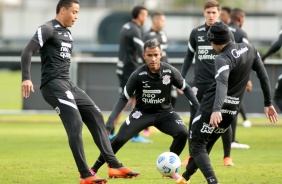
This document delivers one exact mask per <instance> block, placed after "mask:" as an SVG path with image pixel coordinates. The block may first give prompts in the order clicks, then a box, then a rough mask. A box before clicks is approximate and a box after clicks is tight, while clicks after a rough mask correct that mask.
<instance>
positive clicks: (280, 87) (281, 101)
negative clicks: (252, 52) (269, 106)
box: [261, 29, 282, 112]
mask: <svg viewBox="0 0 282 184" xmlns="http://www.w3.org/2000/svg"><path fill="white" fill-rule="evenodd" d="M281 46H282V29H281V30H280V31H279V37H278V39H277V40H276V41H275V42H274V43H273V44H272V45H271V47H270V48H269V49H268V51H267V52H266V53H265V54H263V55H262V56H261V58H262V60H263V62H265V59H266V58H267V57H269V56H270V55H272V54H274V53H275V52H277V51H278V50H279V49H280V48H281ZM274 102H275V104H276V105H277V106H278V108H279V110H280V112H282V75H279V77H278V79H277V83H276V86H275V93H274Z"/></svg>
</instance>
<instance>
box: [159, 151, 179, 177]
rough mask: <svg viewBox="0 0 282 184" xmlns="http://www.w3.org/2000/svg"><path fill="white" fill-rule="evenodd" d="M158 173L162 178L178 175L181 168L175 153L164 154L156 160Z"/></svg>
mask: <svg viewBox="0 0 282 184" xmlns="http://www.w3.org/2000/svg"><path fill="white" fill-rule="evenodd" d="M156 166H157V169H158V171H159V172H160V173H161V174H162V175H164V176H171V175H173V174H175V173H178V171H179V169H180V167H181V160H180V158H179V157H178V155H176V154H175V153H172V152H164V153H162V154H160V156H159V157H158V159H157V162H156Z"/></svg>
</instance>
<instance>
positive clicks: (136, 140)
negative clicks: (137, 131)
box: [131, 135, 153, 143]
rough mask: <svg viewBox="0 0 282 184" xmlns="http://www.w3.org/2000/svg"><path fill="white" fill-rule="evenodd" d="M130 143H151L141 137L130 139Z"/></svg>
mask: <svg viewBox="0 0 282 184" xmlns="http://www.w3.org/2000/svg"><path fill="white" fill-rule="evenodd" d="M131 142H140V143H152V142H153V141H151V140H149V139H146V138H144V137H142V136H141V135H138V136H136V137H133V138H132V139H131Z"/></svg>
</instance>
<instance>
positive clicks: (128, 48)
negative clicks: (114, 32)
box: [109, 6, 152, 143]
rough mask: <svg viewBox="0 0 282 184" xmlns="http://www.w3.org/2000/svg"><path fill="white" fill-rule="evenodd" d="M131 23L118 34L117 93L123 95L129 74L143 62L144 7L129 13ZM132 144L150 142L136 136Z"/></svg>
mask: <svg viewBox="0 0 282 184" xmlns="http://www.w3.org/2000/svg"><path fill="white" fill-rule="evenodd" d="M131 17H132V21H131V22H128V23H126V24H124V25H123V27H122V29H121V32H120V41H119V53H118V59H119V61H118V63H117V69H116V73H117V75H118V78H119V92H120V94H122V93H123V88H124V86H125V84H126V82H127V80H128V78H129V76H130V75H131V73H132V72H133V71H134V70H136V68H138V67H139V66H140V65H141V64H142V63H143V62H144V61H143V60H142V53H143V46H144V43H143V36H142V30H141V26H142V25H144V23H145V22H146V20H147V17H148V10H147V9H146V8H145V7H144V6H135V7H134V8H133V9H132V11H131ZM130 103H131V106H132V108H133V107H134V106H135V97H134V96H132V98H131V99H130V100H129V102H128V104H127V105H126V106H125V108H126V107H127V106H128V105H129V104H130ZM121 114H122V111H121V113H120V114H119V116H118V118H117V119H116V121H115V123H114V124H115V126H116V124H117V123H118V121H119V118H120V116H121ZM114 131H115V129H112V131H111V132H110V135H109V138H110V139H112V138H113V137H114V136H115V134H114ZM131 141H132V142H140V143H150V142H152V141H151V140H148V139H146V138H144V137H142V136H141V135H139V134H137V135H135V136H134V137H133V138H132V139H131Z"/></svg>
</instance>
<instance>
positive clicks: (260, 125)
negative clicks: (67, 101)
mask: <svg viewBox="0 0 282 184" xmlns="http://www.w3.org/2000/svg"><path fill="white" fill-rule="evenodd" d="M0 77H1V83H0V85H1V86H2V88H1V89H2V90H1V92H0V109H1V110H3V109H5V110H20V109H21V106H22V97H21V93H20V83H21V74H20V72H19V71H16V72H8V71H1V72H0ZM107 118H108V117H107V116H105V119H107ZM124 118H125V117H123V119H124ZM182 118H183V119H184V120H185V122H188V120H189V118H188V117H182ZM250 120H251V121H252V123H253V127H252V128H243V127H242V126H238V128H237V139H238V140H239V141H240V142H242V143H246V144H249V145H250V146H251V148H250V149H233V150H232V158H233V161H234V163H235V167H224V166H223V149H222V141H221V140H219V141H218V142H217V143H216V145H215V146H214V149H213V150H212V152H211V155H210V156H211V161H212V165H213V167H214V170H215V172H216V174H217V177H218V179H219V181H220V184H234V183H240V184H279V183H282V175H281V170H282V156H281V153H282V139H281V135H282V134H281V132H282V126H281V121H282V119H280V120H279V122H278V123H277V124H275V125H274V124H270V123H269V122H268V121H267V120H266V119H265V118H251V119H250ZM151 130H152V131H153V132H152V134H151V136H150V137H149V138H150V139H151V140H153V141H154V143H152V144H139V143H131V142H130V141H129V142H128V143H127V144H126V145H125V146H124V147H123V148H122V149H121V150H120V151H119V152H118V153H117V154H116V155H117V158H118V159H119V161H120V162H122V163H123V164H124V165H125V166H127V167H129V168H131V169H134V170H137V171H140V172H141V175H140V176H139V177H137V178H134V179H109V182H108V183H115V184H124V183H130V184H174V183H175V181H174V180H173V179H166V178H162V177H161V175H160V174H159V173H158V171H157V169H156V166H155V162H156V159H157V157H158V155H159V154H160V153H162V152H165V151H168V150H169V146H170V144H171V141H172V138H171V137H170V136H167V135H164V134H162V133H160V132H157V131H155V129H151ZM83 138H84V147H85V153H86V158H87V161H88V164H89V166H92V164H93V163H94V161H95V160H96V158H97V156H98V155H99V151H98V149H97V147H96V145H95V144H94V142H93V140H92V138H91V136H90V133H89V132H88V130H87V128H86V126H85V127H84V130H83ZM187 154H188V148H187V147H186V148H185V150H184V151H183V153H182V154H181V155H180V158H181V160H183V159H184V158H185V157H186V156H187ZM184 169H185V168H184V167H182V168H181V170H180V173H182V172H183V171H184ZM98 175H99V176H100V177H107V168H106V166H103V167H102V168H101V170H100V171H99V173H98ZM78 181H79V175H78V172H77V169H76V165H75V162H74V159H73V157H72V154H71V151H70V149H69V146H68V141H67V136H66V133H65V130H64V128H63V125H62V123H61V122H60V119H59V118H58V116H57V115H55V112H54V114H42V115H40V114H38V115H33V114H17V115H16V114H8V115H5V114H0V184H2V183H3V184H14V183H20V184H35V183H41V184H57V183H60V184H77V183H79V182H78ZM191 183H192V184H199V183H203V184H204V183H206V181H205V179H204V177H203V176H202V174H201V172H200V171H198V172H197V173H196V174H195V175H194V176H193V177H192V179H191Z"/></svg>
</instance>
